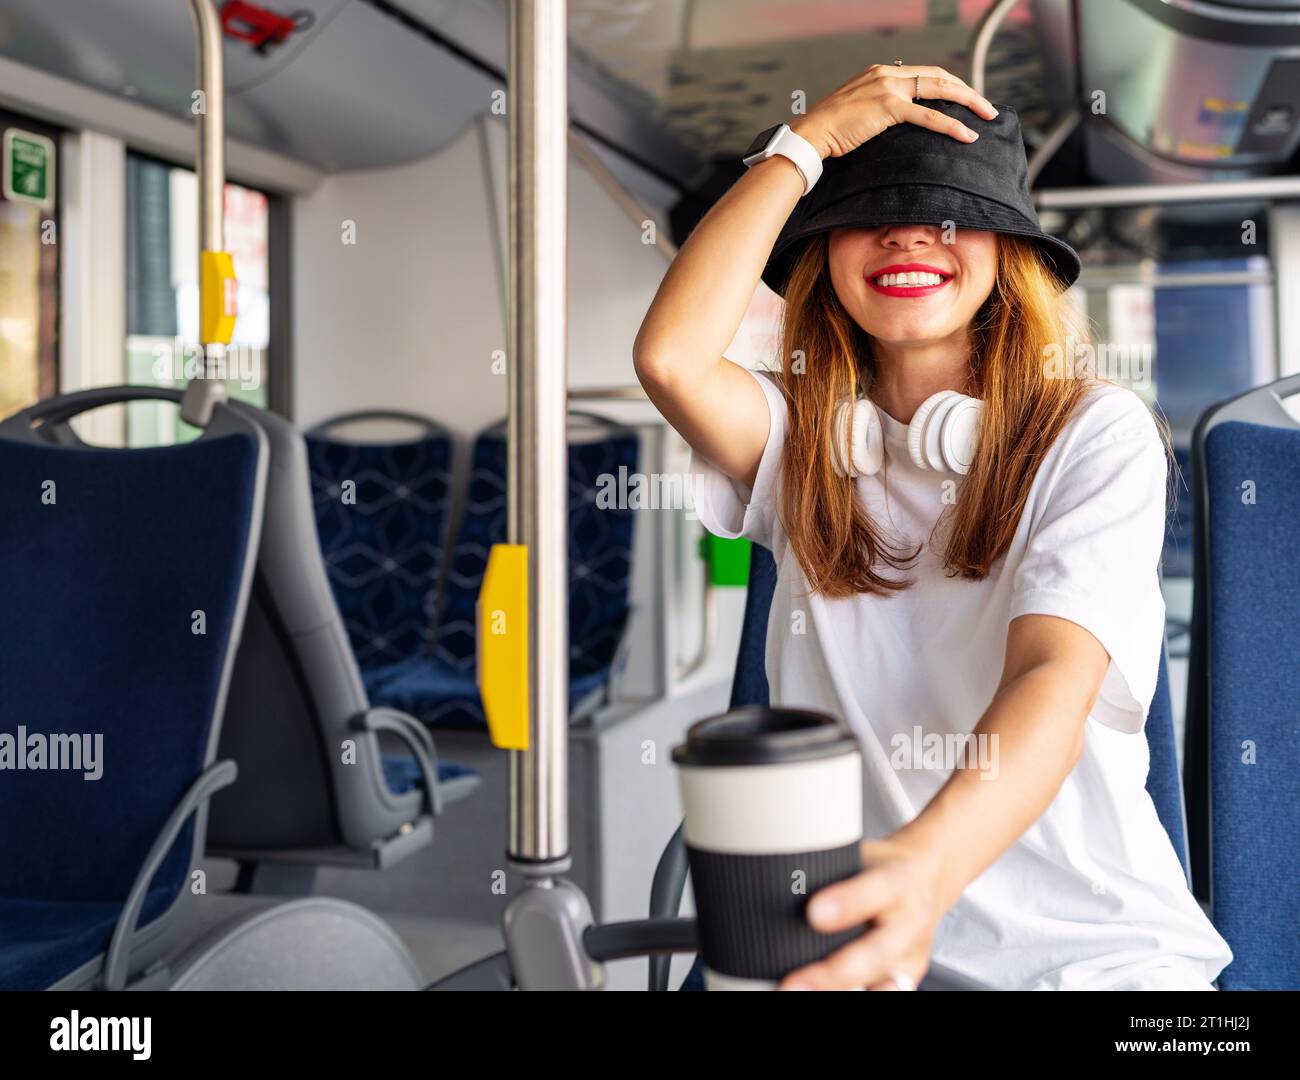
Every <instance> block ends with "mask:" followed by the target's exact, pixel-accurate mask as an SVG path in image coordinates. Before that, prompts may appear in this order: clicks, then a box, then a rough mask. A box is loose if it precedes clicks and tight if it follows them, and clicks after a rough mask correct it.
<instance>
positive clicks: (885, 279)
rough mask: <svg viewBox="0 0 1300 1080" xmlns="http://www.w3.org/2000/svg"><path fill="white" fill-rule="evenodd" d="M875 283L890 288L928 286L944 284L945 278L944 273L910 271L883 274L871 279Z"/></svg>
mask: <svg viewBox="0 0 1300 1080" xmlns="http://www.w3.org/2000/svg"><path fill="white" fill-rule="evenodd" d="M871 280H872V281H873V282H874V283H875V284H877V285H880V286H883V287H885V288H889V287H891V286H900V285H901V286H903V287H904V288H906V287H909V286H916V287H921V286H926V285H942V284H943V281H944V278H943V275H942V274H929V273H925V272H923V271H922V272H918V271H915V270H913V271H909V272H908V273H906V274H881V275H880V276H879V277H874V278H872V279H871Z"/></svg>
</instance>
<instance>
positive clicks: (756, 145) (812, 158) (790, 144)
mask: <svg viewBox="0 0 1300 1080" xmlns="http://www.w3.org/2000/svg"><path fill="white" fill-rule="evenodd" d="M778 154H779V155H780V156H781V157H785V158H789V159H790V160H791V161H793V162H794V167H795V168H796V169H798V170H799V174H800V175H801V176H802V177H803V193H804V194H805V195H807V194H808V192H810V191H812V189H813V185H814V184H815V183H817V181H818V180H819V179H820V178H821V175H822V156H821V154H819V153H817V150H816V148H814V146H813V144H812V143H810V142H809V141H808V140H807V139H805V138H804V137H803V136H802V135H796V134H795V133H794V132H793V131H791V130H790V125H789V124H775V125H773V126H772V127H770V128H768V129H767V130H766V131H760V132H759V133H758V136H757V137H756V138H755V139H754V141H753V142H752V143H750V144H749V149H748V150H746V151H745V156H744V157H743V158H742V159H741V160H742V161H744V163H745V166H746V167H747V168H748V167H749V166H750V165H756V164H757V163H758V162H760V161H766V160H767V159H768V158H770V157H776V156H777V155H778Z"/></svg>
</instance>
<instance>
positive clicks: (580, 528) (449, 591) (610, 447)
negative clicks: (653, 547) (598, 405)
mask: <svg viewBox="0 0 1300 1080" xmlns="http://www.w3.org/2000/svg"><path fill="white" fill-rule="evenodd" d="M638 444H639V440H638V438H637V435H636V433H635V432H633V431H631V430H628V429H622V428H620V429H617V430H616V431H615V432H613V433H612V434H610V435H608V436H606V437H604V438H601V439H599V440H596V441H590V442H572V443H570V446H569V701H570V704H571V707H572V706H573V705H576V704H578V703H579V702H581V701H582V700H583V699H584V698H586V697H588V696H589V695H591V694H592V693H594V692H595V691H597V690H599V689H600V688H601V687H602V686H603V685H604V684H605V683H606V681H607V680H608V678H609V675H610V670H611V668H612V666H613V663H614V659H615V653H616V652H617V650H618V646H619V643H620V641H621V640H622V637H623V631H624V628H625V626H626V624H627V617H628V581H629V576H630V572H631V558H632V525H633V519H632V511H631V510H629V509H626V508H621V509H620V508H613V509H605V508H602V507H600V506H598V505H597V504H596V492H597V489H598V486H599V485H600V484H601V482H602V481H601V477H603V476H609V477H615V478H617V477H618V475H619V469H620V468H625V469H627V471H628V472H632V471H633V470H635V469H636V464H637V452H638ZM470 469H471V471H470V476H469V483H468V485H467V490H466V497H465V500H466V501H465V513H464V516H463V518H462V521H461V528H460V535H459V537H458V538H457V541H456V546H455V548H454V549H453V551H452V553H451V559H450V561H449V563H448V565H447V581H446V589H445V595H444V600H443V605H442V610H441V613H440V615H439V619H438V625H437V631H436V633H435V635H434V641H433V648H432V651H431V654H430V655H429V656H427V657H420V658H416V659H413V660H407V661H399V662H397V663H394V664H391V665H388V666H386V667H384V668H378V669H373V670H371V671H369V672H366V673H365V674H366V689H367V691H368V692H369V694H370V698H371V700H372V701H373V702H375V703H377V704H383V705H388V706H390V707H392V708H396V709H401V710H402V711H403V712H407V713H410V714H411V715H413V716H415V717H417V718H419V719H420V720H422V721H424V722H425V723H427V724H430V725H439V726H444V727H482V726H485V724H486V721H485V718H484V716H483V708H482V705H481V703H480V701H479V694H478V686H477V683H476V681H475V604H476V602H477V600H478V593H479V586H480V585H481V584H482V581H483V572H484V569H485V568H486V566H487V556H488V551H489V549H490V548H491V547H492V545H493V544H498V543H503V542H504V541H505V539H506V441H505V436H504V434H502V433H501V431H500V430H499V428H490V429H488V431H486V432H484V433H483V434H481V435H480V436H479V437H478V439H477V440H476V441H475V443H474V450H473V455H472V461H471V465H470Z"/></svg>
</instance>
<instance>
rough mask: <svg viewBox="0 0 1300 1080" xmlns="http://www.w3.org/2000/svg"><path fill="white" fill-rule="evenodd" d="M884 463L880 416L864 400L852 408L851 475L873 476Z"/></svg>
mask: <svg viewBox="0 0 1300 1080" xmlns="http://www.w3.org/2000/svg"><path fill="white" fill-rule="evenodd" d="M884 463H885V433H884V431H883V430H882V428H881V426H880V414H879V413H878V412H876V407H875V405H873V404H872V403H871V402H870V401H868V400H867V399H866V398H859V399H858V401H857V402H856V403H855V404H854V406H853V474H854V475H855V476H875V475H876V473H878V472H880V467H881V465H883V464H884Z"/></svg>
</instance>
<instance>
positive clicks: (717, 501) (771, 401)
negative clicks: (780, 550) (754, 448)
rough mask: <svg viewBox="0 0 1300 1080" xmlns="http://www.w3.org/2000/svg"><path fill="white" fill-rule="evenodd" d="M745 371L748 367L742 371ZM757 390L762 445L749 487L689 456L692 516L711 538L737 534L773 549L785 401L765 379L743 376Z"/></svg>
mask: <svg viewBox="0 0 1300 1080" xmlns="http://www.w3.org/2000/svg"><path fill="white" fill-rule="evenodd" d="M745 370H749V369H745ZM749 373H750V374H751V375H752V376H753V377H754V378H755V379H756V380H757V382H758V385H759V386H760V387H762V389H763V396H764V397H765V398H766V399H767V408H768V414H769V423H768V431H767V444H766V445H765V446H764V447H763V457H762V459H761V460H760V461H759V464H758V475H757V476H756V477H755V479H754V489H753V491H750V490H749V489H748V488H746V487H745V485H743V484H738V483H735V482H734V481H732V480H731V479H730V478H729V477H728V476H727V475H726V474H725V473H723V472H721V471H720V470H719V469H717V468H716V467H715V466H714V465H713V464H712V463H711V462H709V461H708V460H707V459H706V458H704V457H701V456H700V455H699V454H694V455H692V458H691V476H692V478H693V480H694V490H695V512H696V513H697V514H698V515H699V518H700V522H701V523H702V524H703V525H704V527H705V528H706V529H708V530H709V532H711V533H713V534H714V535H715V536H721V537H725V538H727V539H735V538H736V537H740V536H743V537H745V538H747V539H749V540H753V541H755V542H756V543H759V544H762V545H763V546H764V547H765V548H767V549H768V550H769V551H771V550H772V549H773V543H774V538H775V535H776V531H777V529H779V528H780V525H779V521H778V502H777V481H778V478H779V476H780V471H781V455H782V451H783V449H784V447H785V420H786V404H785V398H784V397H783V396H782V394H781V391H780V390H779V389H778V388H777V386H776V384H775V383H774V382H773V381H772V379H771V377H770V376H769V375H767V374H765V373H760V372H757V371H750V372H749Z"/></svg>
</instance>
